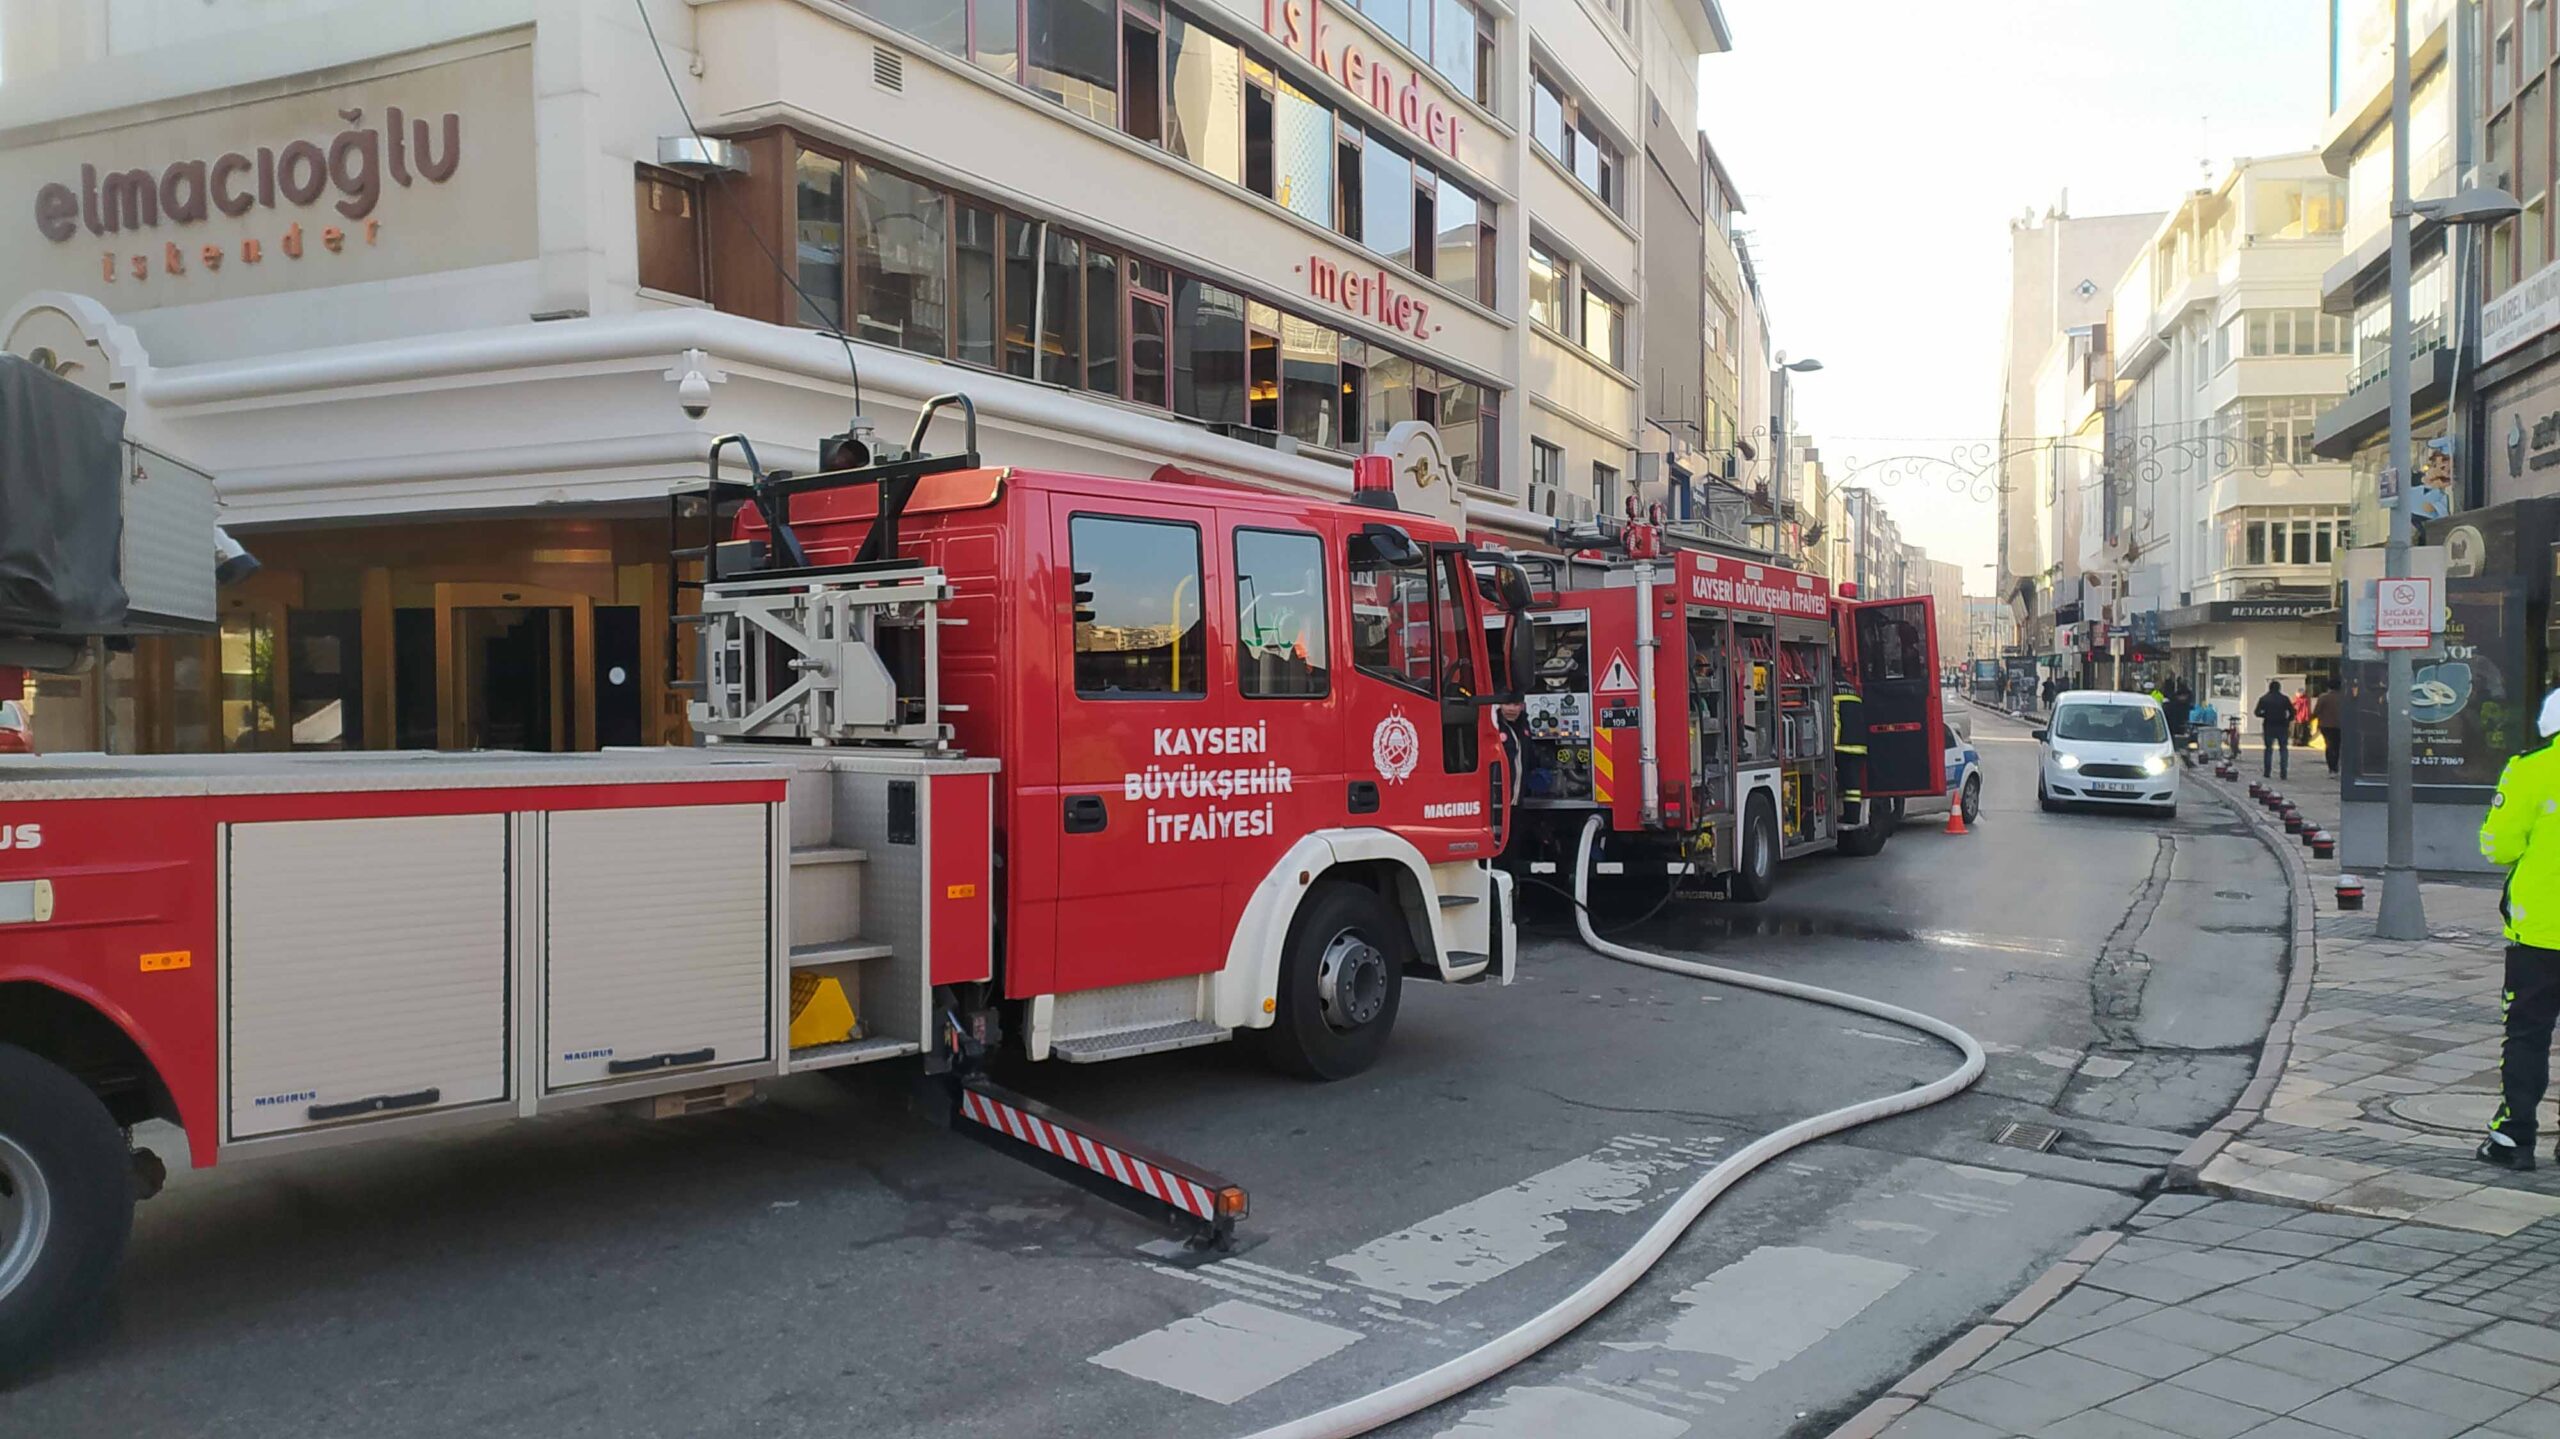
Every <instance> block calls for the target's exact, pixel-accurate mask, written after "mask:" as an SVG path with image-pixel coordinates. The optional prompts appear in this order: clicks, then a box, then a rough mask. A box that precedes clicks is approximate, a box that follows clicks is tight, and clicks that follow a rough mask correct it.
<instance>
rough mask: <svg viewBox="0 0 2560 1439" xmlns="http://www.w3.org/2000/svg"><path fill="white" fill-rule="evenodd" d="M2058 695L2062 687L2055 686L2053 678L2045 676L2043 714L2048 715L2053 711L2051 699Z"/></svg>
mask: <svg viewBox="0 0 2560 1439" xmlns="http://www.w3.org/2000/svg"><path fill="white" fill-rule="evenodd" d="M2060 693H2062V687H2061V686H2060V685H2057V684H2055V683H2054V682H2053V677H2052V676H2051V675H2047V676H2045V681H2044V707H2045V712H2046V713H2048V714H2050V713H2052V711H2053V697H2054V696H2055V695H2058V694H2060Z"/></svg>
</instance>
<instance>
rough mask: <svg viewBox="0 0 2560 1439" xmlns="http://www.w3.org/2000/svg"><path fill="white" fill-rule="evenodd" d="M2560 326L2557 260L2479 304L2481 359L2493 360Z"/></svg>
mask: <svg viewBox="0 0 2560 1439" xmlns="http://www.w3.org/2000/svg"><path fill="white" fill-rule="evenodd" d="M2555 325H2560V261H2555V262H2553V263H2551V264H2548V265H2545V266H2543V267H2542V268H2541V269H2539V270H2536V271H2534V272H2533V273H2532V274H2530V275H2527V276H2525V277H2524V282H2523V283H2522V284H2519V285H2517V286H2516V287H2515V288H2513V289H2511V290H2508V291H2507V292H2506V293H2504V294H2502V295H2500V296H2498V298H2496V299H2494V300H2491V301H2489V302H2488V303H2487V304H2484V305H2482V306H2481V307H2480V359H2481V361H2482V363H2484V364H2485V363H2487V362H2488V361H2490V360H2494V359H2496V358H2497V357H2498V356H2500V355H2503V354H2505V353H2506V352H2507V351H2509V350H2512V349H2514V348H2515V347H2516V346H2518V345H2521V344H2523V343H2524V342H2525V341H2527V340H2530V339H2532V338H2533V337H2534V336H2536V335H2539V334H2541V333H2542V332H2544V331H2545V330H2548V329H2551V328H2552V327H2553V326H2555Z"/></svg>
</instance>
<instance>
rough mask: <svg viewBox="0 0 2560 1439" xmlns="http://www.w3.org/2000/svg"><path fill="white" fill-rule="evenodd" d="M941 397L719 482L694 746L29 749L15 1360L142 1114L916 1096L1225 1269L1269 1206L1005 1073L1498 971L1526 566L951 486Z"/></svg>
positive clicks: (217, 1155) (1278, 498)
mask: <svg viewBox="0 0 2560 1439" xmlns="http://www.w3.org/2000/svg"><path fill="white" fill-rule="evenodd" d="M38 388H39V389H40V388H41V387H38ZM952 406H957V407H959V408H960V409H962V410H964V411H966V410H968V405H967V402H966V401H965V400H964V399H961V398H960V397H956V396H946V397H943V398H942V399H938V400H936V401H935V402H933V404H932V405H930V406H928V408H927V410H926V412H925V413H924V415H923V416H921V417H920V418H919V419H918V421H917V424H916V428H915V431H914V434H913V436H911V437H910V439H909V441H908V443H907V446H906V448H905V449H904V450H903V451H880V450H874V448H873V447H872V446H871V444H870V442H869V440H868V438H867V436H862V435H855V434H852V433H849V434H848V435H846V436H841V437H837V438H836V440H835V441H833V442H831V443H830V445H829V446H828V454H829V456H830V458H831V459H833V460H835V461H837V462H838V468H835V469H832V470H829V471H826V472H821V473H814V474H807V475H800V476H788V475H782V474H769V473H767V472H765V471H763V470H762V469H760V468H758V467H757V466H756V465H755V463H754V460H753V456H752V450H751V449H750V448H749V447H748V445H747V443H746V442H745V441H744V440H743V439H740V438H738V437H734V436H733V437H726V438H724V439H723V440H721V441H720V442H718V443H717V444H715V446H714V447H713V450H712V476H711V484H710V486H709V488H708V489H707V490H705V491H703V492H700V493H697V494H692V495H687V496H680V497H679V500H678V508H679V518H680V519H681V520H682V521H683V523H685V524H689V525H698V526H700V527H701V528H702V533H701V535H700V539H701V542H700V543H698V544H694V545H691V546H689V547H687V548H685V549H682V550H680V551H679V554H680V555H683V556H689V558H688V559H687V564H688V565H692V564H697V563H698V564H699V565H700V567H701V571H702V577H701V578H700V579H695V580H692V581H690V587H691V588H692V589H693V590H694V591H695V592H697V593H698V595H699V601H700V603H699V607H698V613H696V614H692V615H688V616H686V617H685V624H686V627H687V632H688V633H691V634H693V635H694V636H695V637H696V640H697V644H696V645H695V646H694V648H695V651H696V656H697V658H698V661H699V663H698V664H697V665H696V666H694V672H695V673H696V675H697V676H698V678H697V679H695V680H694V681H693V682H692V684H693V699H692V702H691V707H690V709H691V717H692V719H693V722H694V725H695V728H696V730H697V732H698V733H699V734H700V735H701V736H702V737H703V738H704V739H705V740H706V741H707V742H708V743H707V744H706V745H705V746H704V747H700V748H692V749H656V750H636V751H608V752H606V753H603V754H596V755H514V754H490V753H479V754H277V755H244V756H213V757H180V756H169V757H139V758H137V757H124V756H98V755H90V756H52V757H43V758H37V757H10V758H8V759H6V760H0V1367H6V1366H7V1365H8V1364H9V1363H10V1361H12V1360H15V1359H18V1358H22V1357H24V1356H25V1355H26V1354H28V1353H29V1352H31V1351H32V1350H33V1349H34V1348H35V1347H37V1346H38V1345H39V1344H40V1343H41V1342H42V1341H43V1340H44V1339H45V1338H46V1337H47V1336H49V1335H50V1334H52V1333H54V1332H55V1331H56V1330H58V1328H59V1327H60V1321H61V1317H62V1315H63V1314H64V1313H65V1312H66V1311H67V1310H68V1309H69V1308H71V1307H73V1306H74V1305H76V1304H78V1303H81V1302H83V1301H84V1300H85V1299H86V1298H87V1297H89V1296H90V1295H91V1294H93V1293H94V1292H95V1291H96V1290H98V1289H99V1288H100V1287H101V1286H103V1284H104V1283H105V1282H106V1280H107V1278H108V1276H109V1274H110V1273H111V1272H112V1270H113V1267H114V1265H115V1263H116V1261H117V1258H118V1256H119V1255H120V1254H121V1251H122V1248H123V1243H124V1237H125V1234H126V1233H127V1230H128V1228H129V1225H130V1219H131V1211H132V1206H133V1203H134V1200H135V1198H136V1195H137V1193H140V1194H144V1195H147V1194H148V1193H150V1192H152V1191H153V1190H155V1189H156V1188H157V1187H158V1182H159V1179H160V1168H159V1162H158V1161H157V1160H156V1159H155V1158H153V1157H152V1156H150V1155H149V1154H148V1153H147V1152H141V1151H131V1150H129V1136H130V1131H131V1130H132V1128H133V1127H134V1126H135V1125H137V1124H140V1123H142V1122H144V1121H147V1120H152V1119H159V1120H165V1121H168V1122H170V1123H173V1124H176V1125H178V1126H180V1127H181V1128H182V1129H183V1131H184V1134H185V1143H186V1147H187V1150H188V1154H189V1157H190V1158H191V1159H192V1161H193V1163H194V1164H195V1165H196V1166H198V1167H204V1166H209V1165H213V1164H216V1163H225V1164H227V1163H232V1162H235V1161H239V1160H246V1159H252V1158H256V1157H259V1156H263V1155H270V1154H282V1153H293V1152H298V1151H303V1150H308V1149H311V1148H314V1147H320V1146H330V1145H343V1144H348V1143H354V1142H360V1141H366V1140H374V1139H389V1138H394V1137H400V1136H412V1135H416V1134H419V1133H422V1132H431V1131H439V1130H444V1129H450V1128H455V1127H461V1126H468V1125H472V1124H475V1123H484V1122H496V1121H501V1120H506V1119H512V1118H519V1117H533V1116H537V1115H542V1114H549V1113H555V1112H559V1111H563V1110H568V1109H574V1108H579V1107H586V1106H593V1105H598V1104H605V1103H626V1104H636V1105H639V1106H641V1107H643V1108H644V1109H646V1110H647V1111H649V1112H652V1113H657V1114H672V1113H683V1112H691V1111H693V1110H695V1109H700V1108H710V1107H719V1106H723V1105H726V1104H732V1103H736V1102H738V1101H740V1100H742V1099H743V1098H745V1097H746V1096H747V1095H749V1094H751V1093H752V1092H753V1090H754V1088H755V1087H756V1085H757V1084H758V1083H759V1082H760V1081H764V1080H769V1079H773V1078H778V1077H781V1076H784V1075H790V1074H795V1073H801V1072H806V1071H811V1070H821V1069H843V1068H846V1067H848V1066H854V1065H862V1064H870V1063H876V1062H882V1061H890V1060H900V1059H920V1060H921V1062H922V1063H923V1064H924V1066H925V1067H926V1068H927V1070H928V1071H930V1072H934V1073H938V1074H942V1075H945V1076H947V1077H948V1079H949V1081H950V1082H949V1086H948V1092H949V1094H950V1099H951V1113H950V1119H951V1122H952V1124H953V1126H954V1128H955V1129H957V1130H958V1131H959V1132H961V1133H963V1134H966V1135H968V1136H969V1137H971V1138H973V1139H976V1140H978V1141H980V1142H983V1143H987V1144H989V1145H992V1146H994V1147H996V1148H998V1149H1001V1150H1003V1151H1005V1152H1007V1153H1009V1154H1012V1155H1014V1156H1016V1157H1019V1158H1022V1159H1025V1160H1027V1161H1029V1162H1031V1163H1034V1164H1036V1165H1039V1166H1041V1167H1043V1168H1046V1169H1048V1170H1050V1171H1051V1172H1053V1173H1055V1174H1057V1175H1059V1176H1060V1177H1062V1178H1065V1179H1068V1180H1071V1181H1073V1182H1077V1183H1080V1184H1083V1185H1085V1186H1087V1187H1089V1188H1091V1189H1093V1190H1094V1191H1095V1192H1096V1193H1098V1194H1100V1195H1102V1196H1103V1197H1105V1198H1108V1199H1111V1200H1113V1201H1114V1202H1117V1203H1121V1204H1124V1205H1127V1206H1128V1207H1131V1208H1133V1209H1136V1210H1139V1211H1140V1212H1142V1213H1145V1214H1148V1215H1150V1216H1153V1217H1157V1218H1161V1219H1164V1220H1167V1221H1169V1222H1172V1223H1174V1224H1175V1225H1177V1226H1178V1227H1181V1228H1182V1229H1184V1230H1185V1231H1186V1232H1187V1233H1188V1234H1189V1236H1190V1237H1191V1239H1192V1240H1193V1242H1195V1243H1196V1244H1218V1243H1223V1242H1224V1241H1225V1240H1226V1239H1227V1237H1228V1236H1229V1234H1230V1233H1231V1230H1232V1226H1233V1225H1234V1223H1235V1222H1236V1220H1237V1219H1238V1218H1239V1217H1241V1216H1242V1214H1243V1212H1244V1209H1245V1196H1244V1191H1243V1190H1242V1189H1241V1188H1240V1187H1237V1186H1235V1185H1233V1184H1230V1183H1229V1182H1227V1181H1226V1180H1225V1179H1223V1178H1220V1177H1219V1176H1217V1175H1215V1174H1212V1173H1209V1172H1207V1171H1205V1170H1202V1169H1200V1168H1198V1167H1197V1166H1193V1165H1188V1164H1184V1163H1182V1162H1181V1161H1178V1160H1175V1159H1171V1158H1168V1157H1165V1156H1161V1155H1156V1154H1152V1153H1150V1152H1149V1151H1148V1150H1147V1149H1146V1148H1145V1147H1144V1146H1143V1145H1141V1144H1138V1143H1136V1142H1133V1141H1130V1140H1127V1139H1124V1138H1120V1137H1117V1136H1113V1135H1110V1134H1108V1133H1107V1132H1105V1131H1103V1130H1101V1129H1099V1128H1097V1127H1096V1126H1093V1125H1090V1124H1085V1123H1082V1122H1079V1121H1075V1120H1072V1119H1069V1118H1067V1117H1066V1116H1063V1115H1059V1114H1056V1113H1054V1112H1053V1111H1050V1110H1048V1109H1047V1108H1045V1107H1044V1106H1042V1105H1040V1104H1038V1103H1037V1102H1035V1101H1033V1100H1030V1099H1026V1098H1023V1097H1021V1096H1018V1095H1013V1094H1010V1093H1007V1092H1006V1091H1004V1090H1001V1089H999V1088H997V1087H995V1086H994V1085H992V1084H989V1083H987V1082H986V1081H985V1079H984V1077H983V1074H982V1073H981V1072H980V1068H981V1063H982V1061H983V1059H984V1057H985V1056H986V1054H987V1053H988V1051H990V1050H991V1049H993V1048H994V1047H995V1046H997V1045H999V1044H1012V1045H1017V1046H1019V1048H1020V1050H1021V1051H1022V1052H1023V1053H1025V1054H1027V1055H1028V1056H1029V1057H1030V1058H1032V1059H1056V1060H1063V1061H1066V1062H1070V1063H1089V1062H1095V1061H1101V1060H1108V1059H1115V1058H1120V1057H1124V1056H1130V1055H1140V1054H1148V1053H1154V1052H1158V1051H1163V1050H1169V1049H1176V1048H1181V1047H1186V1046H1192V1045H1200V1044H1208V1043H1212V1042H1216V1041H1220V1040H1225V1039H1229V1038H1235V1037H1246V1038H1250V1039H1252V1040H1254V1041H1255V1042H1256V1043H1257V1044H1259V1045H1260V1047H1261V1048H1262V1049H1263V1050H1264V1052H1265V1053H1266V1054H1267V1055H1268V1056H1269V1057H1270V1059H1271V1060H1272V1061H1274V1062H1275V1063H1276V1064H1277V1065H1279V1066H1280V1067H1281V1068H1283V1069H1285V1070H1288V1071H1291V1072H1294V1073H1298V1074H1303V1075H1308V1076H1313V1077H1317V1078H1335V1077H1339V1076H1343V1075H1348V1074H1352V1073H1355V1072H1357V1071H1359V1070H1360V1069H1362V1068H1364V1067H1366V1066H1367V1065H1368V1064H1370V1063H1371V1062H1372V1061H1374V1060H1375V1059H1376V1057H1377V1055H1378V1054H1379V1052H1380V1049H1381V1047H1382V1046H1383V1045H1384V1044H1385V1042H1386V1040H1387V1036H1388V1033H1389V1031H1390V1029H1391V1028H1392V1026H1393V1025H1394V1023H1395V1018H1396V1012H1397V1007H1398V1000H1399V995H1400V993H1401V988H1402V986H1403V985H1404V983H1405V982H1406V981H1407V980H1408V979H1423V980H1437V981H1443V982H1453V983H1463V982H1467V981H1474V980H1482V979H1486V978H1499V979H1501V980H1502V981H1504V982H1508V980H1509V979H1510V977H1511V967H1512V962H1513V955H1514V953H1515V950H1516V946H1515V943H1514V932H1513V919H1512V903H1511V880H1510V877H1509V876H1508V875H1507V874H1505V873H1503V872H1502V871H1500V870H1498V869H1497V868H1495V866H1494V865H1493V863H1492V860H1493V857H1494V855H1495V854H1496V853H1497V852H1498V850H1499V849H1500V847H1501V844H1502V841H1503V839H1504V838H1505V827H1506V825H1507V824H1508V822H1509V819H1510V816H1509V814H1508V813H1507V806H1506V803H1505V800H1506V796H1507V793H1508V778H1507V776H1506V775H1505V773H1504V766H1503V753H1504V752H1503V749H1502V746H1501V743H1500V740H1499V735H1498V731H1497V730H1496V728H1495V716H1494V711H1493V706H1494V705H1495V704H1496V703H1497V702H1498V701H1499V700H1500V699H1501V698H1502V696H1501V695H1499V694H1497V693H1496V692H1495V690H1494V689H1493V688H1492V685H1491V683H1490V677H1491V676H1492V675H1494V674H1495V673H1496V670H1495V668H1494V667H1493V664H1492V660H1493V657H1492V656H1490V655H1488V653H1487V650H1486V637H1487V634H1488V619H1489V617H1490V616H1491V613H1492V611H1494V610H1495V609H1496V608H1497V607H1499V606H1501V605H1503V604H1506V603H1507V604H1510V605H1513V606H1516V607H1525V605H1526V604H1527V601H1528V591H1527V584H1526V580H1525V578H1524V577H1523V576H1522V575H1521V574H1520V573H1519V571H1518V570H1517V569H1516V568H1513V567H1507V566H1506V565H1505V563H1504V562H1502V561H1499V560H1489V559H1488V558H1487V557H1486V556H1484V555H1480V554H1478V553H1477V552H1476V551H1474V550H1472V549H1470V548H1469V547H1468V546H1467V544H1466V543H1465V542H1464V540H1463V539H1462V538H1461V536H1460V535H1459V534H1458V533H1457V532H1456V531H1455V530H1454V529H1453V528H1451V527H1449V526H1446V525H1441V524H1437V523H1434V522H1431V521H1428V520H1425V519H1422V518H1420V517H1418V516H1411V515H1404V514H1399V513H1396V512H1394V511H1392V509H1382V508H1378V507H1376V506H1375V505H1374V504H1370V505H1345V504H1335V503H1327V502H1322V501H1316V500H1310V499H1305V498H1301V497H1294V496H1285V495H1279V494H1273V493H1268V492H1263V491H1257V490H1252V489H1247V488H1244V487H1241V486H1237V485H1233V484H1227V483H1221V482H1218V481H1215V480H1211V479H1206V478H1201V477H1197V476H1192V475H1187V474H1180V473H1174V472H1168V473H1166V474H1163V475H1160V476H1159V477H1158V480H1157V481H1156V482H1152V483H1146V482H1137V483H1133V482H1126V481H1119V480H1110V479H1099V478H1092V477H1084V476H1073V475H1062V474H1041V473H1030V472H1024V471H1016V470H1008V469H1003V468H997V467H989V466H986V465H984V464H982V463H981V462H980V461H979V458H978V454H977V435H976V417H975V414H974V412H973V411H970V412H969V413H968V414H967V415H966V422H967V429H968V436H967V442H966V445H965V448H964V451H963V452H962V453H960V454H956V455H949V456H940V457H937V456H932V455H927V454H923V453H921V452H920V449H919V446H920V443H921V441H922V439H923V437H924V435H925V434H926V432H927V426H928V425H929V424H930V423H931V422H932V420H933V419H934V417H935V415H936V414H937V413H938V412H940V411H942V410H944V409H946V408H948V407H952ZM0 418H7V417H5V416H0ZM19 418H20V419H23V418H24V417H23V416H21V417H19ZM13 422H15V421H13ZM732 450H734V451H737V452H740V453H742V454H744V455H745V456H746V458H747V469H748V476H749V478H748V480H747V481H746V482H745V483H743V484H739V483H735V482H733V481H730V480H726V479H723V478H722V476H721V462H722V458H723V455H724V453H726V452H729V451H732ZM106 453H108V454H110V455H111V454H112V453H113V451H112V449H109V450H107V451H106ZM1363 474H1364V476H1374V468H1371V469H1364V471H1363ZM118 479H119V476H118V475H117V473H116V472H115V471H114V469H113V467H112V466H111V465H110V466H104V467H102V474H101V478H100V480H99V483H100V484H101V485H103V486H105V487H106V488H107V489H108V490H110V491H111V490H113V489H115V488H116V487H117V482H118ZM7 499H8V495H7V494H6V493H5V491H0V502H5V501H6V500H7ZM5 511H6V505H5V503H0V519H5ZM680 538H681V536H680ZM206 547H207V548H208V549H209V548H210V541H209V540H207V541H206ZM208 563H210V562H209V561H208ZM1478 565H1490V566H1491V567H1492V569H1493V570H1494V572H1495V574H1496V576H1497V578H1496V579H1495V580H1494V581H1491V582H1487V581H1483V580H1480V578H1479V575H1478V572H1477V569H1476V566H1478ZM1489 596H1495V597H1503V598H1489ZM8 618H9V616H8V615H6V614H0V620H6V619H8ZM5 629H6V626H5V625H0V630H5ZM674 672H675V671H674V670H673V669H671V670H670V673H674ZM1503 672H1508V666H1505V667H1504V669H1503Z"/></svg>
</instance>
